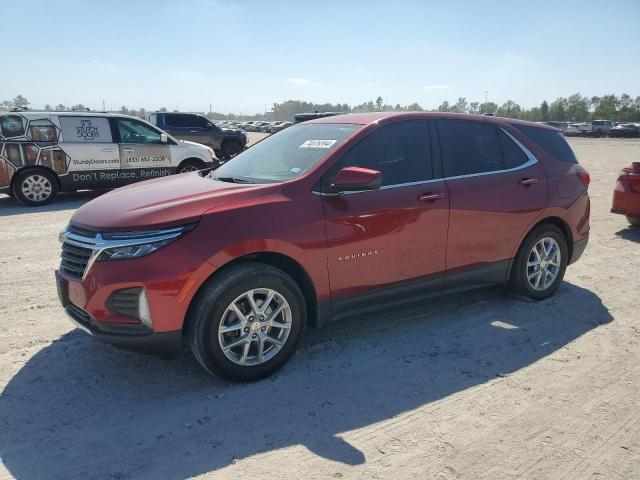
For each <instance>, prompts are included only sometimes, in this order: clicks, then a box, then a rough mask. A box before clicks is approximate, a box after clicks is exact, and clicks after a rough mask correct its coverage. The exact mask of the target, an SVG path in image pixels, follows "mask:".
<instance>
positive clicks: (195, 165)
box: [176, 158, 205, 173]
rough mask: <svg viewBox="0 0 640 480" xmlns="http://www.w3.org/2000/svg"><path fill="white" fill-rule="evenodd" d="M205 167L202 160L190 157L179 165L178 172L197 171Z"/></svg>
mask: <svg viewBox="0 0 640 480" xmlns="http://www.w3.org/2000/svg"><path fill="white" fill-rule="evenodd" d="M204 167H205V164H204V162H203V161H202V160H198V159H195V158H190V159H188V160H185V161H184V162H182V163H181V164H180V165H178V168H177V169H176V173H187V172H197V171H198V170H202V169H203V168H204Z"/></svg>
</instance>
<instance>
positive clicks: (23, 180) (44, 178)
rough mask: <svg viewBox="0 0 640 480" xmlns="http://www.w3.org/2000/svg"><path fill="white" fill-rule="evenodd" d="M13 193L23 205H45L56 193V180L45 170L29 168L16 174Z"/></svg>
mask: <svg viewBox="0 0 640 480" xmlns="http://www.w3.org/2000/svg"><path fill="white" fill-rule="evenodd" d="M13 193H14V195H15V196H16V199H18V201H20V202H21V203H23V204H25V205H29V206H34V207H35V206H39V205H46V204H47V203H49V202H51V200H53V199H54V198H55V197H56V195H57V194H58V181H57V180H56V178H55V177H54V176H53V174H52V173H50V172H48V171H46V170H41V169H35V168H33V169H29V170H27V171H25V172H22V173H19V174H18V178H17V179H16V181H15V183H14V186H13Z"/></svg>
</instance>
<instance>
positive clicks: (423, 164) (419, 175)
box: [337, 122, 433, 186]
mask: <svg viewBox="0 0 640 480" xmlns="http://www.w3.org/2000/svg"><path fill="white" fill-rule="evenodd" d="M344 167H364V168H371V169H373V170H378V171H380V172H381V173H382V185H383V186H385V185H398V184H402V183H411V182H419V181H423V180H430V179H432V178H433V164H432V158H431V144H430V141H429V130H428V125H427V123H426V122H403V123H398V124H394V125H389V126H386V127H382V128H381V129H380V130H378V131H375V132H373V133H372V134H371V135H369V136H367V137H366V138H364V139H363V140H362V141H360V142H359V143H358V144H357V145H356V146H354V147H353V148H352V149H351V150H349V151H348V152H347V153H346V154H345V155H344V156H343V157H342V159H341V160H340V162H339V165H338V167H337V168H344Z"/></svg>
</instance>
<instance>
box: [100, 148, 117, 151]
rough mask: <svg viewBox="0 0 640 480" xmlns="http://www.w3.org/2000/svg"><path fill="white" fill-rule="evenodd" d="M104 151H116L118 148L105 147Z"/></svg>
mask: <svg viewBox="0 0 640 480" xmlns="http://www.w3.org/2000/svg"><path fill="white" fill-rule="evenodd" d="M102 151H103V152H115V151H116V149H115V148H103V149H102Z"/></svg>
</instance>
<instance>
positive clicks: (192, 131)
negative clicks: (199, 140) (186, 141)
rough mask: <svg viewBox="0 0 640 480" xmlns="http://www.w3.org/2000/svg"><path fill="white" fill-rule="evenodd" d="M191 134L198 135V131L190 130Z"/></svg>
mask: <svg viewBox="0 0 640 480" xmlns="http://www.w3.org/2000/svg"><path fill="white" fill-rule="evenodd" d="M189 133H198V131H197V130H189Z"/></svg>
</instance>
